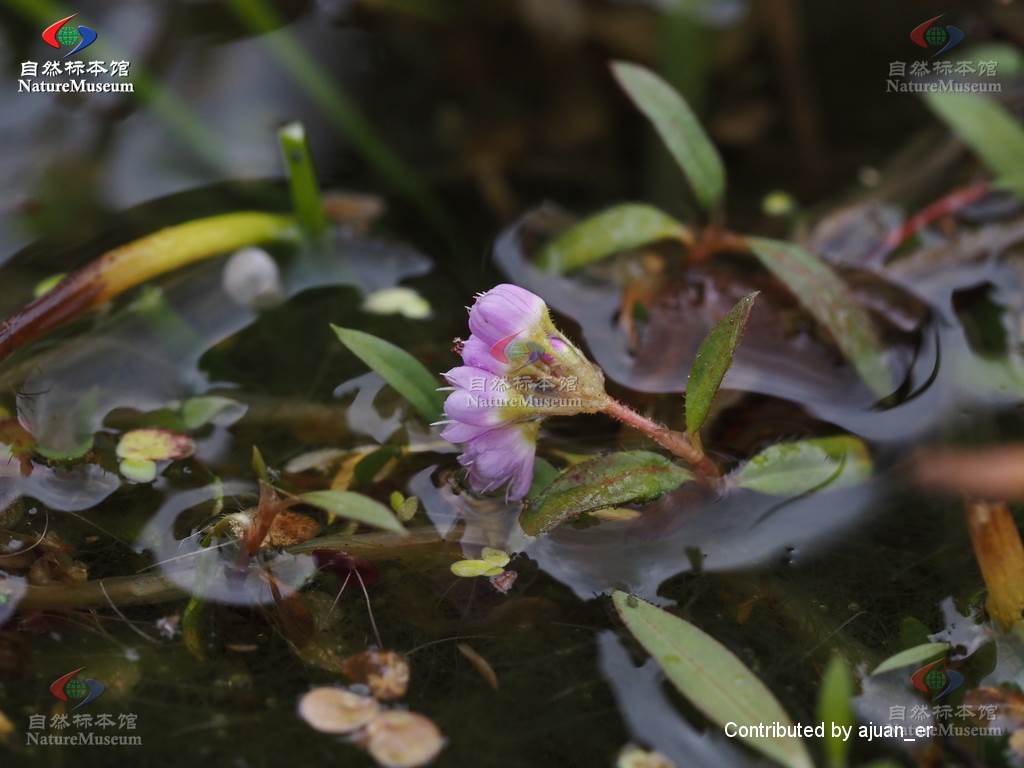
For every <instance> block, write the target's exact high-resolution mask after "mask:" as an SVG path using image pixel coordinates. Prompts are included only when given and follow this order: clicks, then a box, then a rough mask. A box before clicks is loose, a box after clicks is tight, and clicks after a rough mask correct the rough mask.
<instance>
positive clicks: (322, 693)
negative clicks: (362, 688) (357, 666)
mask: <svg viewBox="0 0 1024 768" xmlns="http://www.w3.org/2000/svg"><path fill="white" fill-rule="evenodd" d="M379 714H380V704H379V703H377V700H376V699H373V698H370V697H369V696H360V695H359V694H356V693H352V691H346V690H345V689H343V688H332V687H328V686H324V687H321V688H314V689H313V690H311V691H310V692H309V693H306V694H304V695H303V696H302V698H301V699H299V716H300V717H301V718H302V719H303V720H305V721H306V722H307V723H309V725H310V726H312V727H313V728H315V729H316V730H318V731H321V732H322V733H352V731H358V730H359V729H360V728H362V727H364V726H366V725H368V724H369V723H370V722H371V721H372V720H374V719H375V718H376V717H377V716H378V715H379Z"/></svg>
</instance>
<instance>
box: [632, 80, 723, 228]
mask: <svg viewBox="0 0 1024 768" xmlns="http://www.w3.org/2000/svg"><path fill="white" fill-rule="evenodd" d="M612 72H613V73H614V75H615V78H616V79H617V80H618V81H619V84H620V85H621V86H622V87H623V89H624V90H625V91H626V93H627V94H629V98H630V99H632V101H633V103H634V104H636V106H637V107H638V108H639V109H640V111H641V112H643V113H644V115H646V117H647V119H648V120H650V121H651V123H653V124H654V129H655V130H656V131H657V132H658V135H659V136H660V137H661V140H662V141H663V142H665V146H666V147H668V151H669V152H670V153H671V154H672V157H673V158H675V161H676V163H678V164H679V167H680V168H681V169H682V171H683V173H684V174H685V175H686V178H687V179H688V180H689V182H690V186H692V187H693V191H694V194H695V195H696V196H697V201H698V202H699V203H700V204H701V206H702V207H703V208H705V209H711V208H713V207H715V206H716V205H718V203H719V202H721V200H722V195H723V194H724V193H725V169H724V167H723V166H722V158H721V157H719V155H718V150H716V149H715V146H714V144H712V143H711V139H709V138H708V135H707V134H706V133H705V132H704V129H703V128H701V126H700V122H699V121H698V120H697V116H696V115H694V114H693V110H691V109H690V106H689V105H688V104H687V103H686V101H685V100H684V99H683V97H682V96H680V95H679V93H677V92H676V90H675V89H674V88H673V87H672V86H671V85H669V84H668V83H666V82H665V81H664V80H662V79H661V78H660V77H658V76H657V75H656V74H654V73H653V72H651V71H650V70H649V69H646V68H645V67H641V66H638V65H637V64H629V63H627V62H624V61H616V62H615V63H614V64H612Z"/></svg>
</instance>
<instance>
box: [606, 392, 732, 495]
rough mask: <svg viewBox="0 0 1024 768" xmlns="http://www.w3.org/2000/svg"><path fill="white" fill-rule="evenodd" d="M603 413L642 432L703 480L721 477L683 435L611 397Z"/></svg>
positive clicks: (716, 469)
mask: <svg viewBox="0 0 1024 768" xmlns="http://www.w3.org/2000/svg"><path fill="white" fill-rule="evenodd" d="M603 412H604V413H605V414H607V415H608V416H611V417H612V418H613V419H616V420H618V421H621V422H622V423H623V424H626V425H628V426H630V427H632V428H633V429H635V430H637V431H639V432H643V433H644V434H645V435H647V436H648V437H649V438H651V440H653V441H654V442H656V443H657V444H658V445H660V446H661V447H662V448H664V449H666V450H668V451H671V452H672V453H673V454H674V455H676V456H678V457H679V458H681V459H682V460H683V461H685V462H686V463H687V464H689V465H690V466H691V467H692V468H693V469H694V470H695V471H696V472H697V473H698V474H699V475H701V476H702V477H703V479H704V480H706V481H708V482H714V481H716V480H717V479H718V478H719V477H721V476H722V473H721V471H720V470H719V469H718V465H717V464H715V462H713V461H712V460H711V459H710V458H708V457H707V455H705V453H704V451H703V450H702V449H701V447H700V445H699V444H696V443H694V442H693V441H692V440H691V439H690V437H689V436H688V435H686V434H685V433H683V432H676V431H675V430H671V429H669V428H668V427H666V426H664V425H662V424H659V423H658V422H656V421H652V420H651V419H648V418H647V417H646V416H642V415H640V414H639V413H637V412H636V411H634V410H633V409H632V408H630V407H629V406H628V405H626V404H625V403H620V402H619V401H618V400H616V399H615V398H613V397H609V398H608V405H607V406H605V409H604V411H603Z"/></svg>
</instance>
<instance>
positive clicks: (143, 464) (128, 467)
mask: <svg viewBox="0 0 1024 768" xmlns="http://www.w3.org/2000/svg"><path fill="white" fill-rule="evenodd" d="M117 468H118V470H119V471H120V472H121V474H122V475H123V476H124V477H125V478H126V479H128V480H131V481H132V482H133V483H152V482H153V481H154V480H156V469H157V467H156V462H155V461H150V460H149V459H125V460H123V461H122V462H121V463H120V464H119V465H118V467H117Z"/></svg>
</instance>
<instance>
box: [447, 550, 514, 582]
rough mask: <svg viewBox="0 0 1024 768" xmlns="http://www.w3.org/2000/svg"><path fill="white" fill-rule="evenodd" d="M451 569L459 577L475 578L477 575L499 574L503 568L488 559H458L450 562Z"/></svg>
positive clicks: (503, 570)
mask: <svg viewBox="0 0 1024 768" xmlns="http://www.w3.org/2000/svg"><path fill="white" fill-rule="evenodd" d="M506 557H507V555H506ZM451 571H452V573H453V574H455V575H456V576H458V577H459V578H462V579H475V578H476V577H477V576H500V575H501V574H502V573H504V572H505V569H504V568H503V567H502V566H501V565H498V564H496V563H494V562H492V561H490V560H458V561H456V562H454V563H452V565H451Z"/></svg>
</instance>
